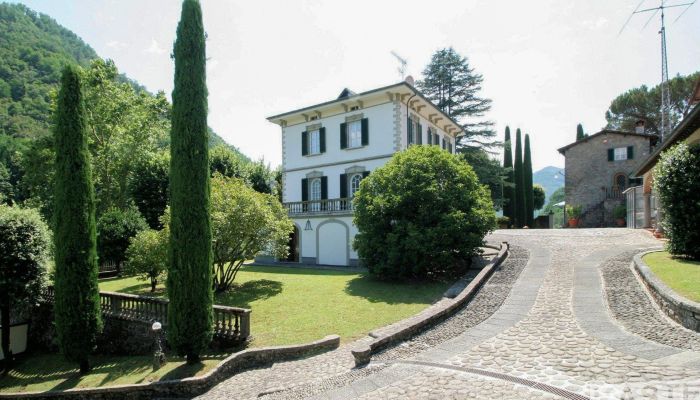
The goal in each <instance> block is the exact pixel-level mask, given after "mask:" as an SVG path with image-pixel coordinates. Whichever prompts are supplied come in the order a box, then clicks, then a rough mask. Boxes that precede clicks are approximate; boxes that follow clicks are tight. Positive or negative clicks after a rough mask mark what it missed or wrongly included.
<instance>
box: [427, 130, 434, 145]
mask: <svg viewBox="0 0 700 400" xmlns="http://www.w3.org/2000/svg"><path fill="white" fill-rule="evenodd" d="M428 144H433V131H432V130H431V129H430V128H428Z"/></svg>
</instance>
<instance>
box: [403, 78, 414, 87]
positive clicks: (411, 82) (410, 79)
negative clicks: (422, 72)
mask: <svg viewBox="0 0 700 400" xmlns="http://www.w3.org/2000/svg"><path fill="white" fill-rule="evenodd" d="M404 80H405V81H406V83H408V84H409V85H411V86H414V85H415V82H414V80H413V77H412V76H411V75H409V76H407V77H406V79H404Z"/></svg>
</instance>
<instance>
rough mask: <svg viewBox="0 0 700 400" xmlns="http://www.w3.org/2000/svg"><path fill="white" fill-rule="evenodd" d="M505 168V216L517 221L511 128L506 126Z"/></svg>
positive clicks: (511, 221) (504, 143) (512, 221)
mask: <svg viewBox="0 0 700 400" xmlns="http://www.w3.org/2000/svg"><path fill="white" fill-rule="evenodd" d="M503 168H506V169H507V171H506V178H505V179H504V182H505V184H504V185H503V215H505V216H506V217H508V218H509V219H510V224H513V223H514V221H515V212H514V211H515V207H514V205H515V186H514V183H513V150H512V147H511V141H510V127H509V126H506V137H505V141H504V142H503Z"/></svg>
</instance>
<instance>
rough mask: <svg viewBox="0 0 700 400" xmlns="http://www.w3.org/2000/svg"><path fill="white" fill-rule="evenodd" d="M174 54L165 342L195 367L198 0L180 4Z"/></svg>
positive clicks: (203, 90)
mask: <svg viewBox="0 0 700 400" xmlns="http://www.w3.org/2000/svg"><path fill="white" fill-rule="evenodd" d="M173 55H174V59H175V88H174V90H173V111H172V128H171V133H170V141H171V144H170V154H171V157H170V217H171V221H170V246H169V250H168V253H169V270H168V280H167V288H168V297H169V298H170V306H169V307H168V343H169V344H170V346H172V347H173V349H175V351H176V352H177V353H179V354H181V355H185V356H187V363H188V364H194V363H197V362H199V355H200V353H201V352H202V351H203V350H204V349H206V348H207V346H208V345H209V342H210V341H211V336H212V287H211V286H212V275H211V268H212V246H211V219H210V215H209V209H210V205H209V158H208V157H209V149H208V132H207V86H206V67H205V64H206V55H205V43H204V26H203V24H202V9H201V6H200V4H199V1H197V0H185V1H184V2H183V3H182V15H181V17H180V22H179V24H178V27H177V39H176V40H175V48H174V51H173Z"/></svg>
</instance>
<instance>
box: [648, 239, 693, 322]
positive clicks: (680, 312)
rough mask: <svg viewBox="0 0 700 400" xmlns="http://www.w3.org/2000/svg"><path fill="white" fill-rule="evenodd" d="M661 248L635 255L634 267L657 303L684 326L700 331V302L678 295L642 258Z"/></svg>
mask: <svg viewBox="0 0 700 400" xmlns="http://www.w3.org/2000/svg"><path fill="white" fill-rule="evenodd" d="M660 251H661V250H652V251H645V252H643V253H639V254H637V255H635V256H634V268H635V270H636V271H637V272H638V274H639V276H640V277H641V278H642V282H643V283H644V287H645V288H646V289H647V291H648V292H649V294H651V297H652V298H653V299H654V301H655V302H656V304H657V305H658V306H659V308H661V309H662V310H663V312H664V313H666V315H667V316H668V317H669V318H671V319H672V320H674V321H676V322H678V323H679V324H681V325H682V326H683V327H685V328H687V329H690V330H693V331H696V332H700V303H696V302H694V301H692V300H689V299H686V298H685V297H682V296H680V295H678V294H677V293H676V292H674V291H673V289H671V288H670V287H668V286H667V285H666V284H665V283H663V282H662V281H661V280H660V279H659V278H658V277H656V275H654V273H653V272H652V271H651V268H649V266H648V265H647V264H646V263H645V262H644V261H643V260H642V257H643V256H645V255H647V254H649V253H658V252H660Z"/></svg>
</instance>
